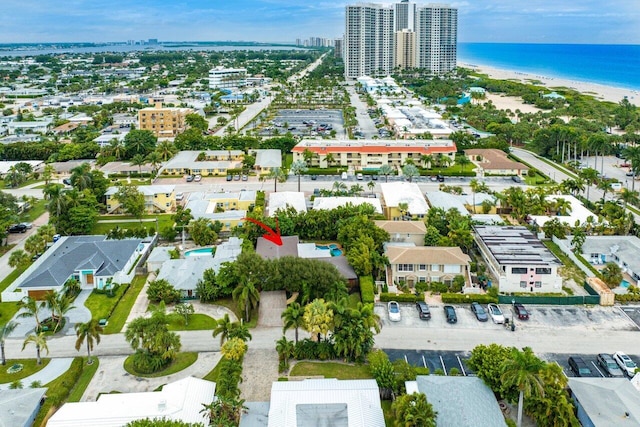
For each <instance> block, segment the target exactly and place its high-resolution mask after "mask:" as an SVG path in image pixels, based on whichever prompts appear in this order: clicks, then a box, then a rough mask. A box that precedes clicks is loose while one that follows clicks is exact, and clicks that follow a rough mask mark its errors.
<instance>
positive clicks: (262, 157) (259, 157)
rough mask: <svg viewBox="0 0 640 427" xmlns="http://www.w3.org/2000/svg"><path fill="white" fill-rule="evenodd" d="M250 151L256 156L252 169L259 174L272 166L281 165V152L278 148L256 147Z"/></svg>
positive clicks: (278, 166) (279, 166)
mask: <svg viewBox="0 0 640 427" xmlns="http://www.w3.org/2000/svg"><path fill="white" fill-rule="evenodd" d="M250 152H251V153H253V154H254V155H255V156H256V163H255V165H254V169H255V170H256V171H257V172H258V174H260V175H262V174H266V173H269V172H270V171H271V170H272V169H273V168H281V167H282V152H281V151H280V150H275V149H270V150H264V149H257V150H250Z"/></svg>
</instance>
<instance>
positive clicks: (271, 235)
mask: <svg viewBox="0 0 640 427" xmlns="http://www.w3.org/2000/svg"><path fill="white" fill-rule="evenodd" d="M242 219H243V220H247V221H249V222H252V223H254V224H255V225H257V226H258V227H260V228H263V229H264V230H265V231H266V232H267V234H264V235H262V237H264V238H265V239H267V240H268V241H270V242H271V243H273V244H274V245H278V246H282V238H281V237H280V223H279V222H278V218H276V231H273V229H272V228H271V227H269V226H268V225H266V224H265V223H263V222H260V221H258V220H256V219H253V218H242Z"/></svg>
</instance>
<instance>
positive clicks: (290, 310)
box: [280, 302, 304, 344]
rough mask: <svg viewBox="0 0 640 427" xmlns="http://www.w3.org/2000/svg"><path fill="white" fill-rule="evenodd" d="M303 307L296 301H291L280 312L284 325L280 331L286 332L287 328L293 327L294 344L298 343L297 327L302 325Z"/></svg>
mask: <svg viewBox="0 0 640 427" xmlns="http://www.w3.org/2000/svg"><path fill="white" fill-rule="evenodd" d="M303 316H304V308H303V307H302V306H301V305H300V304H298V303H297V302H292V303H291V304H289V305H288V306H287V308H286V309H285V310H284V311H283V312H282V314H281V315H280V317H281V318H282V320H284V327H283V328H282V332H286V331H287V329H291V328H294V329H295V333H296V334H295V337H296V344H297V343H298V328H300V327H304V319H303Z"/></svg>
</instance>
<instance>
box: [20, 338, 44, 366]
mask: <svg viewBox="0 0 640 427" xmlns="http://www.w3.org/2000/svg"><path fill="white" fill-rule="evenodd" d="M29 343H33V344H35V346H36V359H37V360H38V362H37V363H38V365H42V359H41V358H40V350H45V351H46V352H47V355H48V354H49V347H48V346H47V337H46V336H45V335H44V332H40V333H39V334H38V335H36V334H31V335H29V336H28V337H27V338H26V339H25V340H24V342H23V343H22V350H23V351H24V349H25V347H26V346H27V344H29Z"/></svg>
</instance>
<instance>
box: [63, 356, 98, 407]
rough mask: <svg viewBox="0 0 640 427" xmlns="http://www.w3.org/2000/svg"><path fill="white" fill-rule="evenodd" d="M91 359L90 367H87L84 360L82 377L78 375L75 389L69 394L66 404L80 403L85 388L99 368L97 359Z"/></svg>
mask: <svg viewBox="0 0 640 427" xmlns="http://www.w3.org/2000/svg"><path fill="white" fill-rule="evenodd" d="M92 359H93V363H92V364H91V365H87V362H86V358H85V363H84V370H83V371H82V375H80V379H79V380H78V381H77V382H76V385H75V387H74V388H73V390H72V391H71V393H70V394H69V399H67V402H80V399H82V395H83V394H84V392H85V390H86V389H87V387H89V383H90V382H91V379H92V378H93V376H94V375H95V373H96V371H97V370H98V367H99V366H100V361H99V360H98V358H97V357H92Z"/></svg>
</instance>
